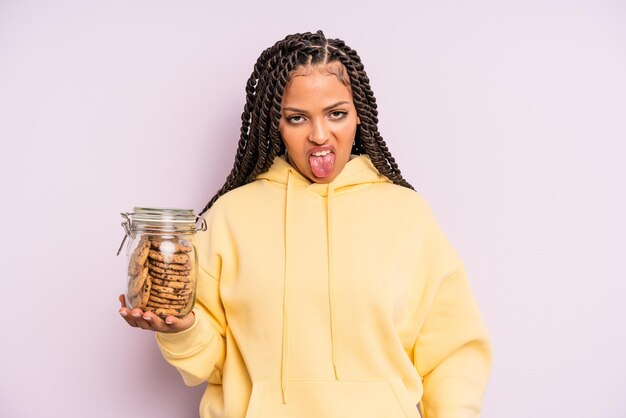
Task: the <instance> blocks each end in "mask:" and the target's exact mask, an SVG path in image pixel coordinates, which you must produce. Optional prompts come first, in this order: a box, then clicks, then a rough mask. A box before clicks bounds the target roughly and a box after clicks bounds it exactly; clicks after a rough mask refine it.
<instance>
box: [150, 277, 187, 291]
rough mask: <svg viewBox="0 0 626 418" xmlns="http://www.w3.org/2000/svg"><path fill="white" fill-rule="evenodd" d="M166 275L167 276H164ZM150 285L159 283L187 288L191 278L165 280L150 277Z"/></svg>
mask: <svg viewBox="0 0 626 418" xmlns="http://www.w3.org/2000/svg"><path fill="white" fill-rule="evenodd" d="M166 277H168V276H166ZM152 285H153V286H154V285H159V286H165V287H171V288H172V289H189V288H190V287H191V280H188V281H182V280H167V279H160V278H157V277H153V278H152Z"/></svg>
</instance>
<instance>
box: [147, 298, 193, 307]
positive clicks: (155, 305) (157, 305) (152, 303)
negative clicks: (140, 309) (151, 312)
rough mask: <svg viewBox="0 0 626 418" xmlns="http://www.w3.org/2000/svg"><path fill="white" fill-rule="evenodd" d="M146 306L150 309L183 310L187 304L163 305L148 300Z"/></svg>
mask: <svg viewBox="0 0 626 418" xmlns="http://www.w3.org/2000/svg"><path fill="white" fill-rule="evenodd" d="M147 306H149V307H152V308H170V309H183V308H184V307H185V306H187V303H163V302H154V301H153V300H149V301H148V305H147Z"/></svg>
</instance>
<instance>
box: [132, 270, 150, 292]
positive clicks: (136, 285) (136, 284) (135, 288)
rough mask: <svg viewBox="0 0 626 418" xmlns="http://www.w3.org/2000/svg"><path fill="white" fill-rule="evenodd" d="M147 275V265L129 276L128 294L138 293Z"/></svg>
mask: <svg viewBox="0 0 626 418" xmlns="http://www.w3.org/2000/svg"><path fill="white" fill-rule="evenodd" d="M147 277H148V267H144V268H143V269H142V270H141V272H139V274H137V275H136V276H132V277H130V278H129V281H128V294H129V295H132V296H134V295H138V294H139V292H140V291H141V288H142V287H143V285H144V283H145V282H146V278H147Z"/></svg>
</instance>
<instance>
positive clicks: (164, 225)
mask: <svg viewBox="0 0 626 418" xmlns="http://www.w3.org/2000/svg"><path fill="white" fill-rule="evenodd" d="M121 215H122V217H123V218H124V219H125V221H124V222H122V228H124V231H125V234H124V239H122V243H121V244H120V248H119V249H118V250H117V255H120V252H121V251H122V247H124V242H126V238H128V237H130V238H133V239H134V238H135V237H136V235H137V234H152V235H173V234H185V235H191V234H194V233H196V232H197V231H206V229H207V225H206V221H205V220H204V218H201V217H198V216H196V214H195V213H194V211H193V209H174V208H142V207H134V208H133V212H132V213H128V212H126V213H121ZM198 221H200V226H199V227H197V226H196V224H197V222H198Z"/></svg>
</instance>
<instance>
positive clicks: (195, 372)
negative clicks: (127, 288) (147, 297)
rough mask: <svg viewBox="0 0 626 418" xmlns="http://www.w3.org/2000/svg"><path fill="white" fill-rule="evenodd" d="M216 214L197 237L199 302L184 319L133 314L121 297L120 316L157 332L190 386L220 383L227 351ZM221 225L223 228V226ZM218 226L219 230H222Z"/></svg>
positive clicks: (166, 353) (170, 359)
mask: <svg viewBox="0 0 626 418" xmlns="http://www.w3.org/2000/svg"><path fill="white" fill-rule="evenodd" d="M212 214H213V213H212V211H209V213H207V219H206V221H207V224H208V225H209V230H207V231H202V232H198V233H197V234H196V235H195V239H194V241H195V248H196V254H197V266H196V267H197V268H196V271H197V277H196V279H197V284H196V302H195V305H194V308H193V310H192V312H191V313H189V314H188V315H186V316H185V317H183V318H176V317H174V316H168V317H167V318H165V320H163V319H161V318H160V317H159V316H157V315H155V314H154V313H152V312H142V311H141V310H140V309H133V310H132V311H130V310H129V309H128V308H127V307H126V306H125V301H124V297H123V296H120V302H121V303H122V308H121V309H120V314H121V315H122V316H123V317H124V319H125V320H126V322H127V323H128V324H129V325H131V326H134V327H139V328H142V329H147V330H152V331H156V340H157V343H158V346H159V349H160V350H161V353H162V354H163V357H164V358H165V360H166V361H167V362H168V363H170V364H171V365H173V366H174V367H176V368H177V369H178V371H179V372H180V374H181V375H182V377H183V380H184V381H185V384H187V385H189V386H193V385H198V384H200V383H203V382H205V381H209V382H210V383H215V384H220V383H221V375H222V368H223V365H224V358H225V352H226V337H225V335H226V315H225V313H224V308H223V306H222V302H221V298H220V292H219V279H218V277H219V274H220V270H221V258H220V257H219V256H218V255H217V254H216V253H215V252H212V251H211V250H210V248H211V247H212V245H213V243H212V242H211V235H212V231H211V229H212V223H211V220H212V219H211V218H212ZM220 226H221V225H220ZM220 226H218V228H219V227H220Z"/></svg>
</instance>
